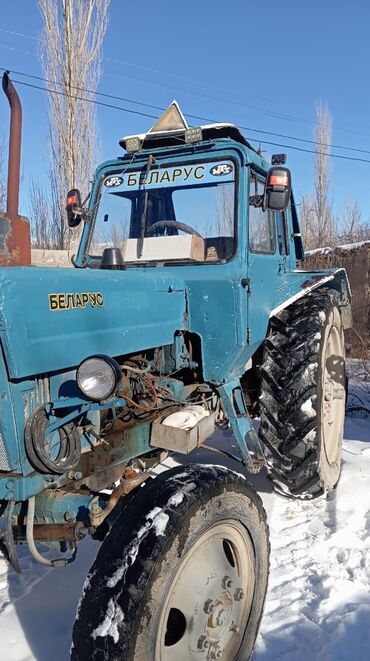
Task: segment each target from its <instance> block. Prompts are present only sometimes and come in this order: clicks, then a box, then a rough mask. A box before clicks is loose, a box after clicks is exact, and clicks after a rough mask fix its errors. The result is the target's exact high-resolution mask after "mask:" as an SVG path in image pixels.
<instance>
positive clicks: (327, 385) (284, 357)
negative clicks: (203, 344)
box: [260, 290, 346, 497]
mask: <svg viewBox="0 0 370 661" xmlns="http://www.w3.org/2000/svg"><path fill="white" fill-rule="evenodd" d="M261 375H262V388H261V399H260V403H261V425H260V437H261V439H262V441H263V442H264V443H265V444H266V445H267V447H268V448H269V449H270V451H271V457H272V467H271V471H270V475H271V478H272V479H273V481H274V482H275V483H276V484H277V485H278V487H280V488H281V489H282V490H283V491H285V492H286V493H287V494H289V495H292V496H297V497H302V496H303V495H306V496H308V497H313V496H318V495H320V494H321V493H323V492H324V491H325V490H330V489H333V488H334V487H335V486H336V484H337V482H338V480H339V476H340V468H341V451H342V438H343V424H344V414H345V382H346V375H345V363H344V336H343V327H342V321H341V315H340V311H339V308H338V305H337V302H336V297H335V293H334V292H331V291H328V290H316V291H314V292H312V293H311V294H308V295H307V296H306V297H305V298H303V299H301V300H300V301H297V302H296V303H295V304H294V305H292V306H291V307H290V308H287V309H286V310H284V311H283V312H281V313H280V314H279V315H277V317H275V318H274V319H272V320H271V327H270V334H269V336H268V338H267V339H266V341H265V352H264V361H263V365H262V370H261Z"/></svg>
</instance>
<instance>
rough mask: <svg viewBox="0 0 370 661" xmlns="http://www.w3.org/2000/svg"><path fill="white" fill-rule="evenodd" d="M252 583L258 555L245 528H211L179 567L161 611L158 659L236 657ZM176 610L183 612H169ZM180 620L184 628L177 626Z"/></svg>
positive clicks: (200, 660) (203, 660)
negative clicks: (174, 615) (255, 555)
mask: <svg viewBox="0 0 370 661" xmlns="http://www.w3.org/2000/svg"><path fill="white" fill-rule="evenodd" d="M254 581H255V575H254V553H253V547H252V544H251V540H250V537H249V535H248V533H247V531H246V529H245V528H244V527H243V526H242V525H241V524H238V522H233V523H232V524H231V523H228V522H224V523H222V522H220V523H218V524H216V525H215V526H213V527H211V528H210V529H208V530H207V531H206V532H205V533H203V535H201V536H200V538H199V539H198V541H197V543H196V544H195V545H194V546H193V547H192V548H191V549H190V550H189V551H188V553H187V555H186V556H185V557H184V558H183V561H182V563H181V565H180V567H179V568H178V571H177V575H176V577H175V580H174V581H173V583H172V585H173V588H172V591H171V594H170V595H169V596H168V598H167V602H166V604H165V606H164V609H163V611H162V615H161V620H160V627H159V632H158V633H159V635H158V639H157V647H156V650H158V652H159V654H158V657H157V656H156V658H158V660H160V661H172V660H173V659H174V658H176V657H177V658H181V659H185V658H186V659H194V660H195V659H196V660H197V661H209V660H210V659H225V660H226V659H232V658H234V656H235V655H236V653H237V651H238V649H239V647H240V644H241V632H244V629H245V626H246V622H247V621H248V616H249V612H250V608H251V604H252V599H253V592H254ZM174 612H176V613H180V614H181V615H179V616H178V619H177V620H176V618H174V617H173V615H172V616H171V613H172V614H173V613H174ZM180 619H181V622H182V626H181V627H180V628H178V629H176V627H177V622H178V621H179V620H180ZM169 640H170V641H171V645H168V644H167V643H168V641H169ZM166 641H167V643H166Z"/></svg>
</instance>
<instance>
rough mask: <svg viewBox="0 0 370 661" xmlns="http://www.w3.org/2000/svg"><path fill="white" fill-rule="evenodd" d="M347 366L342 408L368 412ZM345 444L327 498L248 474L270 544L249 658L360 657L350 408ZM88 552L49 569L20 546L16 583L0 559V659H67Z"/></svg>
mask: <svg viewBox="0 0 370 661" xmlns="http://www.w3.org/2000/svg"><path fill="white" fill-rule="evenodd" d="M350 368H351V369H352V374H353V378H352V385H351V392H350V396H349V405H350V406H351V405H356V404H358V403H359V399H360V400H361V401H362V403H363V404H364V405H367V406H368V407H369V408H370V385H369V386H366V385H364V382H363V376H364V369H365V368H366V366H364V365H361V364H360V363H355V362H354V363H353V364H352V365H350ZM345 439H346V440H345V441H344V452H343V472H342V477H341V481H340V484H339V487H338V489H337V491H336V493H335V496H334V497H333V498H332V499H329V500H328V499H326V498H324V497H322V498H319V499H317V500H315V501H313V502H310V501H308V502H307V501H299V502H296V501H293V500H289V499H285V498H283V497H281V496H279V495H278V494H275V493H274V492H273V491H272V488H271V484H270V483H269V481H268V480H267V479H266V476H265V475H264V474H262V475H258V476H252V477H250V476H249V479H251V481H252V482H253V483H254V485H255V486H256V488H257V489H258V491H259V492H260V494H261V496H262V498H263V501H264V504H265V507H266V510H267V513H268V520H269V525H270V532H271V547H272V548H271V572H270V581H269V590H268V594H267V600H266V606H265V613H264V616H263V620H262V625H261V631H260V634H259V636H258V639H257V644H256V649H255V652H254V654H253V661H352V660H353V659H361V660H364V661H366V660H367V659H369V660H370V417H369V416H368V417H366V416H365V415H364V414H363V413H361V412H360V411H358V410H354V411H352V413H351V415H350V416H347V419H346V427H345ZM213 440H214V443H213V445H214V446H215V447H218V448H222V447H225V448H226V447H229V448H230V443H231V445H233V446H234V447H233V450H234V451H235V450H236V447H235V440H234V439H233V437H232V435H231V433H230V432H226V433H225V434H224V435H220V434H217V435H215V437H214V439H213ZM191 458H192V460H193V461H204V462H205V463H211V462H213V463H217V464H220V463H224V462H222V457H221V455H217V456H216V455H214V454H211V453H209V452H207V451H205V450H199V451H197V452H195V453H193V455H192V457H191ZM225 463H226V464H227V465H229V466H230V467H232V468H235V467H236V466H237V464H235V463H234V462H231V461H228V460H226V461H225ZM237 470H238V471H241V470H242V469H241V468H240V467H239V466H238V468H237ZM97 548H98V544H97V543H95V542H92V541H91V540H86V541H84V542H83V543H82V544H81V548H80V552H79V554H78V556H77V560H76V562H75V563H73V564H72V565H70V566H68V567H67V568H65V569H51V570H50V569H47V568H45V567H42V566H40V565H38V564H37V563H35V562H34V561H33V560H32V559H31V558H30V556H29V554H28V553H27V552H26V551H25V549H22V559H21V564H22V567H23V573H22V574H21V575H20V576H16V575H15V574H14V573H13V572H12V571H11V570H8V568H7V566H6V563H5V561H4V560H3V559H0V640H1V653H0V658H1V660H2V661H33V660H35V659H36V660H37V661H50V660H51V659H52V660H53V661H67V660H68V658H69V640H70V635H71V629H72V624H73V619H74V614H75V610H76V605H77V602H78V597H79V594H80V591H81V588H82V584H83V581H84V578H85V575H86V573H87V571H88V568H89V567H90V565H91V564H92V562H93V559H94V557H95V555H96V552H97ZM179 661H182V660H179ZM184 661H185V660H184Z"/></svg>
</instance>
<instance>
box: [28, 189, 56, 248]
mask: <svg viewBox="0 0 370 661" xmlns="http://www.w3.org/2000/svg"><path fill="white" fill-rule="evenodd" d="M28 214H29V219H30V225H31V243H32V248H53V247H54V246H53V240H52V231H51V227H50V215H49V204H48V200H47V198H46V197H45V191H44V189H43V188H42V187H41V186H40V184H39V183H38V182H37V181H36V180H35V179H32V180H31V183H30V186H29V192H28Z"/></svg>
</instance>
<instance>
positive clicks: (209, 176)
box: [89, 157, 235, 263]
mask: <svg viewBox="0 0 370 661" xmlns="http://www.w3.org/2000/svg"><path fill="white" fill-rule="evenodd" d="M234 199H235V166H234V163H233V162H232V161H231V160H223V161H208V162H194V163H187V164H180V165H177V166H173V167H172V166H171V167H167V166H163V165H160V166H158V165H157V164H156V162H155V160H154V159H153V157H149V159H148V164H147V165H145V166H144V168H143V170H141V171H131V172H124V173H122V172H121V173H120V172H116V173H110V174H109V175H108V176H106V177H105V179H104V180H103V182H102V187H101V199H100V202H99V207H98V210H97V213H96V217H95V222H94V227H93V231H92V236H91V241H90V249H89V253H90V258H92V259H99V258H100V257H101V256H102V254H103V251H104V249H105V248H112V247H113V248H119V249H120V250H121V252H122V256H123V259H124V261H125V262H126V263H130V262H133V263H137V262H142V261H144V262H151V261H156V262H158V261H159V262H168V261H184V260H185V261H195V262H204V261H207V262H208V261H225V260H228V259H230V258H231V257H232V255H233V254H234V248H235V246H234V225H235V221H234Z"/></svg>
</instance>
